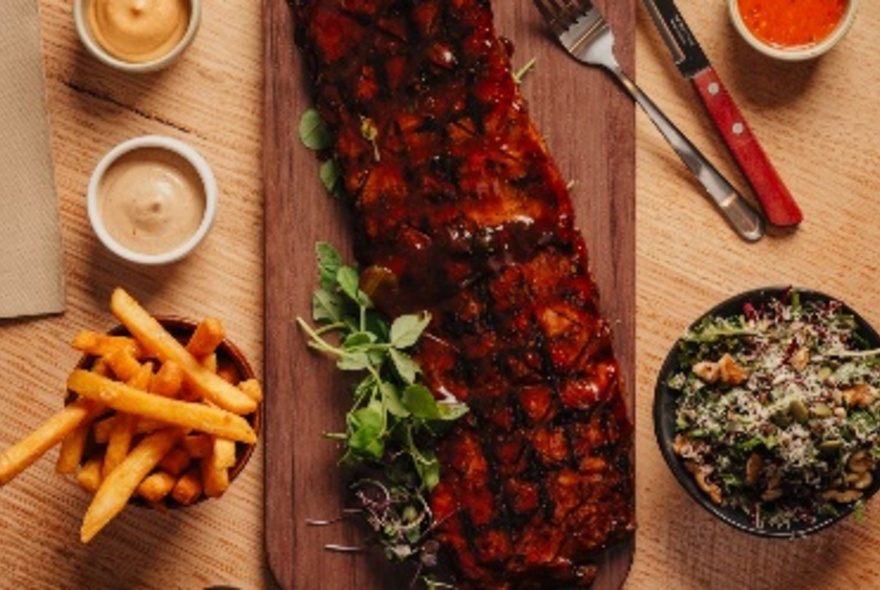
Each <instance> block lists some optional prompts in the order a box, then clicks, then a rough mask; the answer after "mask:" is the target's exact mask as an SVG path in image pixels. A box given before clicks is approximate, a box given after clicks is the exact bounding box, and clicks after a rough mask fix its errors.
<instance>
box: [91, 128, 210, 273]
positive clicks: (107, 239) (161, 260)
mask: <svg viewBox="0 0 880 590" xmlns="http://www.w3.org/2000/svg"><path fill="white" fill-rule="evenodd" d="M146 148H155V149H159V150H168V151H170V152H173V153H175V154H177V155H179V156H180V157H182V158H183V159H184V160H186V161H187V162H188V163H189V164H190V165H191V166H192V167H193V169H195V171H196V173H197V174H198V176H199V179H200V180H201V188H202V190H203V192H204V197H205V209H204V213H203V215H202V220H201V223H200V224H199V226H198V228H197V229H196V231H195V232H194V233H193V234H192V235H191V236H190V237H189V239H187V240H186V241H185V242H183V243H181V244H180V245H178V246H176V247H174V248H172V249H170V250H167V251H165V252H162V253H161V254H145V253H142V252H137V251H135V250H132V249H130V248H128V247H126V246H124V245H122V244H120V243H119V242H118V241H117V240H116V239H114V238H113V236H112V235H111V234H110V232H109V231H108V230H107V227H106V225H105V224H104V219H103V217H102V212H101V206H100V201H99V193H100V187H101V182H102V181H103V179H104V175H105V174H106V172H107V170H108V169H109V168H110V167H111V166H112V165H113V163H114V162H116V161H117V160H118V159H119V158H121V157H122V156H124V155H125V154H128V153H130V152H133V151H135V150H139V149H146ZM217 201H218V195H217V181H216V179H215V178H214V173H213V172H212V171H211V167H210V166H209V165H208V163H207V162H206V161H205V159H204V158H203V157H202V156H201V155H199V153H198V152H197V151H196V150H194V149H193V148H192V147H190V146H188V145H187V144H185V143H183V142H181V141H179V140H177V139H173V138H171V137H165V136H161V135H145V136H142V137H136V138H134V139H129V140H128V141H124V142H122V143H120V144H119V145H117V146H116V147H114V148H113V149H111V150H110V151H109V152H107V154H106V155H105V156H104V157H103V158H101V160H100V162H98V165H97V166H96V167H95V170H94V171H93V172H92V176H91V179H90V180H89V186H88V189H87V192H86V208H87V210H88V216H89V221H90V222H91V225H92V229H93V230H94V232H95V235H96V236H98V239H99V240H100V241H101V243H102V244H104V246H106V247H107V249H108V250H110V251H111V252H113V253H114V254H116V255H117V256H119V257H120V258H124V259H125V260H128V261H131V262H136V263H138V264H146V265H158V264H168V263H171V262H176V261H178V260H180V259H181V258H183V257H185V256H186V255H187V254H189V253H190V252H192V250H193V249H194V248H195V247H196V246H197V245H198V244H199V243H200V242H201V241H202V239H204V237H205V236H206V235H207V233H208V231H209V230H210V229H211V226H212V225H213V223H214V218H215V217H216V214H217Z"/></svg>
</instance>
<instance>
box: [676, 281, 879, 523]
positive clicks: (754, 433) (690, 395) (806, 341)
mask: <svg viewBox="0 0 880 590" xmlns="http://www.w3.org/2000/svg"><path fill="white" fill-rule="evenodd" d="M802 299H803V300H802ZM874 345H875V346H876V343H874ZM870 346H871V343H868V342H866V341H864V339H863V336H862V334H861V333H860V331H859V329H858V324H857V321H856V318H855V317H854V316H853V315H852V314H851V313H848V312H847V311H846V310H845V308H844V307H843V305H842V304H841V303H840V302H838V301H835V300H817V299H814V298H807V297H803V298H802V297H801V296H800V294H799V293H798V292H795V291H788V292H786V293H784V294H783V295H781V296H780V297H779V298H773V299H770V300H768V301H767V302H766V303H762V304H761V305H760V306H756V305H751V304H746V305H745V307H744V309H743V312H742V313H741V314H739V315H736V316H733V317H719V316H711V315H710V316H707V317H706V318H705V319H703V320H702V321H701V322H700V323H699V324H698V325H696V327H694V328H693V329H691V330H688V331H687V332H686V333H685V334H684V336H683V337H682V338H681V339H680V340H679V343H678V348H679V350H678V355H679V356H678V365H677V366H678V369H677V371H676V372H674V373H673V374H672V375H671V376H670V377H669V379H668V382H667V385H668V387H669V389H670V390H671V391H672V393H673V395H675V397H676V400H675V410H676V414H675V432H676V436H675V440H674V443H673V447H674V451H675V453H676V454H677V455H678V456H679V457H680V458H681V459H682V461H683V463H684V465H685V467H686V469H687V470H688V471H689V472H690V473H691V474H692V475H693V477H694V478H695V481H696V483H697V484H698V486H699V487H700V489H701V490H703V492H705V493H706V494H707V495H708V496H709V498H710V499H711V500H712V502H714V503H715V504H717V505H719V506H723V507H727V508H732V509H735V510H738V511H742V512H744V513H746V514H747V515H749V517H751V519H752V523H753V524H754V526H756V527H757V528H765V527H774V528H783V529H784V528H790V527H792V526H796V525H798V526H799V525H809V524H812V523H814V522H816V521H817V520H819V519H822V518H825V517H827V516H831V515H834V514H837V513H838V512H839V510H840V509H841V507H842V506H848V507H852V506H853V505H855V506H859V505H860V504H859V503H860V502H861V500H862V499H863V497H864V495H865V493H866V492H867V491H868V490H869V489H872V486H873V484H874V478H875V477H876V475H875V473H874V472H875V467H876V465H877V462H878V460H880V446H878V445H877V441H878V436H880V349H877V348H874V349H871V348H870ZM854 503H855V504H854Z"/></svg>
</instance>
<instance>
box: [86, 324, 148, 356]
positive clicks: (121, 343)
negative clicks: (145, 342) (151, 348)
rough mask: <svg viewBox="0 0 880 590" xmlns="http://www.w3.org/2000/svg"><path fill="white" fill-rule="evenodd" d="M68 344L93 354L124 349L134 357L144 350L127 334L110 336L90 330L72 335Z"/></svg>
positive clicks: (100, 354)
mask: <svg viewBox="0 0 880 590" xmlns="http://www.w3.org/2000/svg"><path fill="white" fill-rule="evenodd" d="M70 345H71V346H72V347H73V348H74V350H79V351H80V352H84V353H86V354H91V355H94V356H107V355H108V354H111V353H113V352H115V351H117V350H120V349H124V350H126V351H128V352H129V353H131V355H132V356H134V357H135V358H143V357H144V356H146V352H145V351H144V349H143V347H142V346H141V345H140V344H138V341H137V340H135V339H134V338H131V337H129V336H111V335H109V334H101V333H99V332H93V331H91V330H82V331H81V332H79V333H78V334H77V335H76V336H74V337H73V341H72V342H71V343H70Z"/></svg>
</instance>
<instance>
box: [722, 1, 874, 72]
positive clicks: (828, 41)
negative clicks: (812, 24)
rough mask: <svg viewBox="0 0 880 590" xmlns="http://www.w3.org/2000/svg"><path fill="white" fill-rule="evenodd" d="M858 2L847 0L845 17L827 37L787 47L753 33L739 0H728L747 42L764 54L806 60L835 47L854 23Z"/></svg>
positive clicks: (733, 18)
mask: <svg viewBox="0 0 880 590" xmlns="http://www.w3.org/2000/svg"><path fill="white" fill-rule="evenodd" d="M858 4H859V2H858V0H848V1H847V6H846V9H845V11H844V13H843V17H842V18H841V19H840V22H839V23H837V27H835V29H834V30H833V31H832V32H831V34H830V35H828V36H827V37H825V38H824V39H823V40H821V41H819V42H818V43H814V44H812V45H804V46H799V47H792V48H790V49H787V48H784V47H776V46H773V45H769V44H768V43H765V42H764V41H762V40H760V39H758V38H757V37H755V35H754V34H752V32H751V31H750V30H749V28H748V27H747V26H746V24H745V22H744V21H743V18H742V15H741V14H740V11H739V0H728V7H729V9H730V18H731V20H732V21H733V26H734V28H735V29H736V30H737V32H739V34H740V36H742V38H743V39H745V41H746V43H748V44H749V45H751V46H752V47H753V48H754V49H756V50H757V51H759V52H761V53H763V54H764V55H767V56H769V57H772V58H774V59H779V60H783V61H804V60H808V59H814V58H816V57H819V56H820V55H822V54H824V53H826V52H827V51H828V50H830V49H831V48H832V47H834V46H835V45H836V44H837V42H838V41H840V40H841V39H842V38H843V37H844V35H846V32H847V31H848V30H849V28H850V26H851V25H852V23H853V19H855V16H856V11H857V9H858Z"/></svg>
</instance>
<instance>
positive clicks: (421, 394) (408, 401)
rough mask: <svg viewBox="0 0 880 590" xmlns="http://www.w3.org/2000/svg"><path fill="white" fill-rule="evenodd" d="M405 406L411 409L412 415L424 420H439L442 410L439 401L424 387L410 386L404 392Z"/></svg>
mask: <svg viewBox="0 0 880 590" xmlns="http://www.w3.org/2000/svg"><path fill="white" fill-rule="evenodd" d="M403 405H405V406H406V407H407V408H409V411H410V412H412V415H413V416H415V417H416V418H422V419H423V420H437V419H439V418H440V409H439V408H438V407H437V400H436V399H434V395H433V394H432V393H431V392H430V391H429V390H428V388H427V387H425V386H424V385H410V386H408V387H407V388H406V389H404V390H403Z"/></svg>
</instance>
